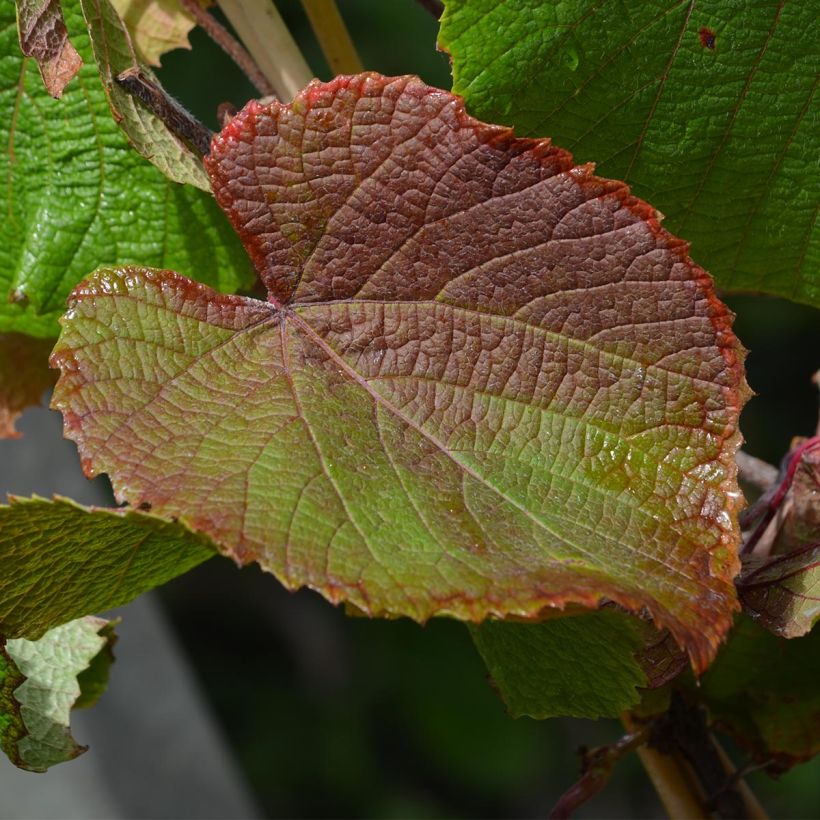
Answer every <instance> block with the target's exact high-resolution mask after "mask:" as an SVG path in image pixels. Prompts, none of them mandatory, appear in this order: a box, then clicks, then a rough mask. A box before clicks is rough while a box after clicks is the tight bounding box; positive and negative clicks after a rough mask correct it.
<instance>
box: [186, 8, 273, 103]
mask: <svg viewBox="0 0 820 820" xmlns="http://www.w3.org/2000/svg"><path fill="white" fill-rule="evenodd" d="M179 3H180V5H181V6H182V7H183V8H184V9H185V11H187V12H188V14H190V15H191V17H193V18H194V20H195V21H196V24H197V25H198V26H199V27H200V28H202V29H203V30H204V31H205V33H206V34H207V35H208V36H209V37H210V38H211V39H212V40H213V41H214V42H215V43H216V44H217V45H218V46H219V47H220V48H221V49H222V50H223V51H224V52H225V53H226V54H227V55H228V56H229V57H230V58H231V59H232V60H233V61H234V62H235V63H236V64H237V65H238V66H239V68H241V69H242V71H243V72H244V74H245V76H246V77H247V78H248V79H249V80H250V81H251V82H252V83H253V84H254V86H255V87H256V90H257V91H258V92H259V93H260V94H261V95H262V96H263V97H267V96H270V95H271V94H273V93H274V88H273V85H272V84H271V83H270V82H269V81H268V78H267V77H266V76H265V75H264V74H263V73H262V69H260V68H259V66H258V65H257V64H256V62H255V61H254V59H253V57H251V55H250V54H248V52H247V51H246V49H245V48H244V47H243V46H242V44H241V43H240V42H239V41H238V40H237V39H236V38H235V37H234V36H233V35H232V34H231V33H230V32H229V31H228V29H226V28H225V26H223V25H222V24H221V23H220V22H219V21H218V20H217V19H216V18H215V17H214V16H213V15H212V14H210V13H209V12H207V11H206V10H205V9H204V8H202V6H200V5H199V0H179Z"/></svg>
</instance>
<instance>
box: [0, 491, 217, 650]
mask: <svg viewBox="0 0 820 820" xmlns="http://www.w3.org/2000/svg"><path fill="white" fill-rule="evenodd" d="M213 555H214V550H213V547H212V546H211V544H210V542H209V541H208V539H207V538H205V537H204V536H202V535H198V534H196V533H192V532H190V531H189V530H187V529H186V528H185V527H183V526H182V525H181V524H176V523H173V522H170V521H164V520H162V519H159V518H157V517H155V516H153V515H149V514H147V513H142V512H137V511H126V510H102V509H87V508H85V507H81V506H80V505H78V504H74V503H73V502H71V501H68V500H66V499H56V500H55V501H47V500H45V499H43V498H32V499H17V498H12V499H11V504H10V505H9V506H0V635H5V636H6V637H9V638H11V637H15V638H16V637H23V636H24V637H27V638H38V637H39V636H40V635H42V634H43V633H44V632H46V630H48V629H51V628H52V627H54V626H57V625H58V624H62V623H65V622H66V621H69V620H72V619H74V618H78V617H80V616H82V615H88V614H91V613H95V612H103V611H104V610H107V609H111V608H112V607H115V606H120V605H122V604H125V603H128V601H131V600H132V599H134V598H136V597H137V595H140V594H142V593H143V592H146V591H147V590H149V589H153V588H154V587H156V586H159V585H160V584H164V583H165V582H166V581H170V580H171V579H172V578H175V577H176V576H177V575H181V574H182V573H183V572H187V571H188V570H190V569H193V568H194V567H195V566H197V565H198V564H201V563H202V562H203V561H205V560H207V559H208V558H210V557H211V556H213Z"/></svg>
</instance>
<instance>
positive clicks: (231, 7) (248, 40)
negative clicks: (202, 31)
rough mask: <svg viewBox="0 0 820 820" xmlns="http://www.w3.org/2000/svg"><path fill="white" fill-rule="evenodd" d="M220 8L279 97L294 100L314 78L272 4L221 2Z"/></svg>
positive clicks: (261, 0)
mask: <svg viewBox="0 0 820 820" xmlns="http://www.w3.org/2000/svg"><path fill="white" fill-rule="evenodd" d="M219 6H220V8H221V9H222V11H223V12H225V16H226V17H227V18H228V20H230V22H231V25H232V26H233V27H234V28H235V29H236V31H237V33H238V34H239V36H240V37H241V38H242V42H243V43H244V44H245V47H246V48H247V49H248V51H250V53H251V54H252V55H253V57H254V59H255V60H256V63H257V64H258V66H259V67H260V69H261V70H262V72H263V73H264V75H265V77H267V79H268V80H269V81H270V83H271V85H272V86H273V88H274V90H275V92H276V95H277V96H278V97H279V98H280V99H281V100H282V101H283V102H289V101H290V100H292V99H293V98H294V97H295V96H296V94H297V92H299V91H300V90H301V89H302V88H304V87H305V86H306V85H307V84H308V83H309V82H310V81H311V80H312V79H313V74H312V72H311V70H310V68H309V66H308V64H307V63H306V62H305V58H304V57H303V56H302V52H301V51H300V50H299V46H297V45H296V41H295V40H294V39H293V37H292V36H291V34H290V32H289V31H288V29H287V26H286V25H285V23H284V21H283V20H282V18H281V17H280V16H279V12H278V11H277V10H276V7H275V6H274V5H273V3H272V2H271V0H219Z"/></svg>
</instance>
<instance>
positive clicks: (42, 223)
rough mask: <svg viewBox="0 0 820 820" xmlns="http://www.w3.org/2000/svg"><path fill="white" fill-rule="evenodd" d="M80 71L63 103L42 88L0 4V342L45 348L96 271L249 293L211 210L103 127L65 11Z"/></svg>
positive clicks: (241, 260)
mask: <svg viewBox="0 0 820 820" xmlns="http://www.w3.org/2000/svg"><path fill="white" fill-rule="evenodd" d="M63 11H64V13H65V16H66V22H67V25H68V27H69V31H70V32H71V36H72V41H73V43H74V45H75V46H76V47H77V49H78V51H79V52H80V54H81V56H83V57H84V59H85V65H84V66H83V67H82V68H81V69H80V72H79V74H78V75H77V77H76V79H75V80H74V82H73V83H72V84H71V85H70V86H68V87H67V88H66V91H65V94H64V95H63V97H62V99H61V100H59V101H57V100H54V99H52V98H51V97H50V96H49V95H48V94H47V93H46V91H45V89H44V88H43V84H42V82H41V81H40V78H39V77H38V76H37V72H36V71H35V70H34V65H33V63H32V61H31V59H30V58H25V57H23V56H22V55H21V54H20V51H19V47H18V45H17V33H16V26H15V15H14V7H13V5H12V4H10V3H3V4H0V54H2V55H3V59H2V61H0V115H1V116H0V144H2V145H3V146H6V147H7V150H6V148H4V150H3V151H2V152H0V182H2V185H3V190H4V191H6V194H7V200H6V202H7V210H6V212H5V214H4V217H3V219H2V220H0V333H7V332H10V331H17V332H20V333H26V334H29V335H33V336H39V337H43V338H55V337H56V336H57V334H58V332H59V325H58V324H57V318H58V316H59V315H60V314H61V313H62V312H63V310H64V308H65V299H66V296H68V294H69V293H70V291H71V289H72V288H73V287H74V285H76V284H77V282H79V281H80V280H81V279H82V277H84V276H85V275H87V274H88V272H89V271H91V270H93V269H94V268H95V267H96V266H97V265H98V264H106V263H108V264H118V263H121V262H129V261H137V260H140V261H142V262H145V263H147V264H152V265H170V266H174V267H176V268H178V269H179V270H180V271H185V272H187V273H188V274H189V275H190V276H194V277H201V278H203V279H204V281H206V282H208V284H211V285H214V286H215V287H217V288H219V289H224V290H236V289H237V288H238V287H240V286H241V285H243V284H245V283H247V282H248V281H250V270H249V266H248V262H247V257H246V254H245V252H244V251H243V249H242V247H241V245H240V244H239V241H238V239H237V237H236V235H235V234H234V232H233V231H232V230H231V227H230V225H229V224H228V222H227V220H226V219H225V217H224V215H223V214H222V213H221V212H220V210H219V208H218V207H217V205H216V203H215V202H214V201H213V198H212V197H211V196H209V195H208V194H206V193H204V192H202V191H199V190H195V189H193V188H191V187H190V186H186V187H182V186H179V185H175V184H173V183H172V182H170V181H169V180H167V179H166V178H165V177H164V176H163V175H162V174H161V173H160V172H159V171H158V170H157V169H156V168H154V167H153V166H151V165H150V164H149V163H147V162H146V161H145V160H143V159H142V158H141V157H139V156H138V155H137V154H136V153H135V152H134V151H133V150H132V149H131V148H130V147H129V145H128V142H127V140H126V139H125V137H124V136H123V135H122V133H121V132H120V131H119V129H118V128H117V126H116V124H115V123H114V122H113V120H112V119H111V115H110V112H109V109H108V105H107V103H106V101H105V94H104V92H103V89H102V86H101V85H100V80H99V76H98V74H97V70H96V68H95V66H94V60H93V57H92V56H91V52H90V48H89V43H88V35H87V33H84V28H85V26H84V23H83V20H82V16H81V15H80V13H79V10H78V7H77V5H76V3H75V2H66V3H64V4H63Z"/></svg>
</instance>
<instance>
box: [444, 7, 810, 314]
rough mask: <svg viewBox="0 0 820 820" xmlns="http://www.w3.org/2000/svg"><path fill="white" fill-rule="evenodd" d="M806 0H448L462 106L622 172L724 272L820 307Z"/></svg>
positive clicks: (447, 31)
mask: <svg viewBox="0 0 820 820" xmlns="http://www.w3.org/2000/svg"><path fill="white" fill-rule="evenodd" d="M816 15H817V9H816V7H815V6H814V5H813V4H811V3H785V2H778V3H756V2H751V0H743V1H742V2H737V0H712V1H711V2H707V3H698V4H695V3H694V2H681V0H650V2H643V3H633V4H629V5H627V6H625V5H624V4H623V3H600V2H597V0H570V2H561V3H556V2H554V0H447V2H446V11H445V13H444V16H443V17H442V21H441V22H442V24H441V31H440V39H439V42H440V46H441V47H442V48H444V49H446V50H447V51H449V52H450V54H451V56H452V60H453V79H454V85H453V90H454V92H455V93H458V94H462V95H464V97H465V99H466V102H467V106H468V108H469V110H470V111H471V112H472V113H473V114H475V115H476V116H479V117H482V118H485V119H489V120H491V121H494V122H502V123H505V124H508V125H514V126H515V127H516V128H518V129H520V131H521V132H522V133H527V134H544V133H547V134H551V135H552V136H553V138H555V139H556V140H557V141H558V142H560V143H562V144H565V145H567V146H568V147H569V148H571V149H572V150H573V151H574V152H575V153H576V155H577V156H578V158H579V159H580V160H582V161H588V160H597V161H599V165H598V168H599V170H600V171H601V173H603V174H606V175H607V176H611V177H614V178H616V179H624V180H626V181H627V182H628V183H629V184H630V185H631V186H632V188H633V191H634V192H635V193H636V194H637V195H638V196H642V197H645V198H647V199H648V200H649V201H651V202H652V203H653V204H654V205H656V206H657V207H658V208H660V210H661V211H663V212H664V213H665V214H666V216H667V218H668V225H669V228H670V230H673V231H675V232H677V233H680V234H681V235H683V236H686V237H687V238H688V239H690V240H691V241H692V252H693V255H694V256H695V258H696V259H699V260H702V261H703V262H704V263H705V264H708V266H709V268H710V270H711V271H712V273H713V275H714V276H715V280H716V282H717V284H718V285H719V286H721V287H723V288H730V289H733V290H757V291H764V292H767V293H773V294H777V295H779V296H786V297H788V298H791V299H795V300H797V301H801V302H806V303H808V304H813V305H820V278H819V277H818V276H817V269H818V264H820V241H818V232H817V230H816V217H817V189H818V186H820V165H818V163H817V162H816V157H817V141H816V135H817V130H818V108H817V103H816V100H815V97H814V95H815V90H816V88H817V60H818V50H817V37H816V36H814V37H813V36H812V35H811V32H812V31H814V30H815V23H816Z"/></svg>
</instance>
